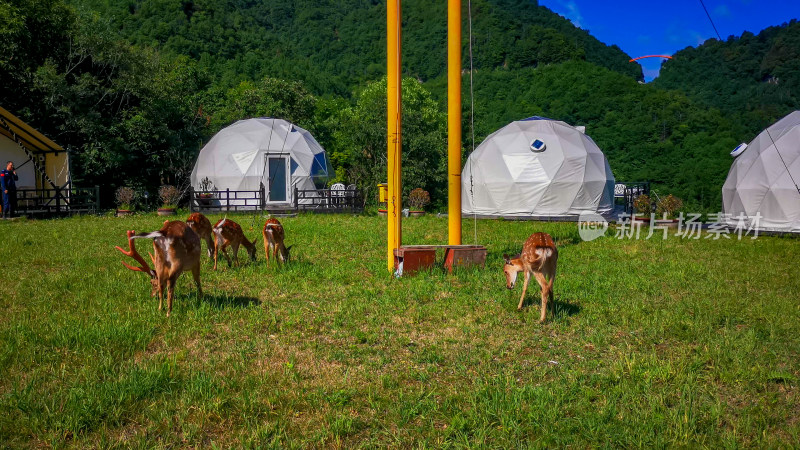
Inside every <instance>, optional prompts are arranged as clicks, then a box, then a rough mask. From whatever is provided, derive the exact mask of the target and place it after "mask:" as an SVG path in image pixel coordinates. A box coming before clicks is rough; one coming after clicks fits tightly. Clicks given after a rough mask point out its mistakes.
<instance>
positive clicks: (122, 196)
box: [114, 186, 136, 210]
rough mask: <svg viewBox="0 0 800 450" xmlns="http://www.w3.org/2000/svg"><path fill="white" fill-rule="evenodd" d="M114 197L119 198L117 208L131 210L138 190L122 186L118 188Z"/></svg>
mask: <svg viewBox="0 0 800 450" xmlns="http://www.w3.org/2000/svg"><path fill="white" fill-rule="evenodd" d="M114 197H115V198H116V200H117V209H121V210H131V209H133V201H134V200H136V191H134V190H133V189H132V188H129V187H127V186H122V187H120V188H119V189H117V192H116V193H115V194H114Z"/></svg>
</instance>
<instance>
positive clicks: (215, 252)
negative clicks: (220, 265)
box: [213, 236, 220, 270]
mask: <svg viewBox="0 0 800 450" xmlns="http://www.w3.org/2000/svg"><path fill="white" fill-rule="evenodd" d="M219 247H220V244H219V238H217V237H216V236H215V237H214V269H213V270H217V256H218V255H219Z"/></svg>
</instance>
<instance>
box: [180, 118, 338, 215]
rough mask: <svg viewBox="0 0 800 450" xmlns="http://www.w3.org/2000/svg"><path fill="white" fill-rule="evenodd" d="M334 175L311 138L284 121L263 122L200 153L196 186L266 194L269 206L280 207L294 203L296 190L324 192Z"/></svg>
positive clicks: (234, 128)
mask: <svg viewBox="0 0 800 450" xmlns="http://www.w3.org/2000/svg"><path fill="white" fill-rule="evenodd" d="M334 176H335V174H334V171H333V168H332V167H331V165H330V161H329V160H328V157H327V155H326V154H325V150H324V149H323V148H322V146H320V145H319V143H318V142H317V141H316V139H314V137H313V136H312V135H311V133H309V132H308V131H306V130H304V129H303V128H300V127H298V126H297V125H294V124H292V123H290V122H288V121H286V120H283V119H273V118H258V119H247V120H240V121H238V122H236V123H234V124H233V125H230V126H228V127H226V128H223V129H222V130H220V131H219V132H218V133H217V134H215V135H214V137H212V138H211V140H210V141H208V144H206V145H205V147H203V148H202V150H200V154H199V155H198V157H197V162H196V163H195V165H194V170H192V176H191V182H192V187H193V188H194V189H196V190H200V189H201V182H202V181H203V180H204V179H206V178H208V180H209V181H211V182H212V183H213V186H214V188H215V189H217V191H224V190H226V189H230V190H231V191H257V190H261V189H263V191H264V198H265V199H266V202H267V203H268V204H269V203H273V204H280V203H292V202H293V201H294V189H295V188H297V189H300V190H313V189H319V188H323V187H324V186H325V184H326V182H327V181H328V179H330V178H331V177H334ZM233 203H234V202H233V201H232V202H231V204H233Z"/></svg>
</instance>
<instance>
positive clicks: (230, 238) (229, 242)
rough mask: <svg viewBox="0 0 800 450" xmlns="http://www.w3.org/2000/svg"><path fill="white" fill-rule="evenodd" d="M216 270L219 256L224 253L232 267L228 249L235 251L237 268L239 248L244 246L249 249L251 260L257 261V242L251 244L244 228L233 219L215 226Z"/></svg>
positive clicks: (222, 221) (234, 259)
mask: <svg viewBox="0 0 800 450" xmlns="http://www.w3.org/2000/svg"><path fill="white" fill-rule="evenodd" d="M213 232H214V239H215V245H214V270H217V256H218V255H219V252H220V251H222V254H223V255H225V259H227V260H228V267H231V258H230V256H228V247H231V248H232V249H233V261H234V262H235V263H236V266H237V267H238V266H239V246H240V245H244V248H246V249H247V254H248V255H250V259H251V260H253V261H255V260H256V246H255V242H250V241H248V240H247V237H245V235H244V232H243V231H242V227H240V226H239V224H238V223H236V222H234V221H232V220H231V219H227V218H226V219H221V220H220V221H219V222H217V223H216V225H214V229H213Z"/></svg>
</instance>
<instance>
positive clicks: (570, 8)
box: [558, 0, 583, 28]
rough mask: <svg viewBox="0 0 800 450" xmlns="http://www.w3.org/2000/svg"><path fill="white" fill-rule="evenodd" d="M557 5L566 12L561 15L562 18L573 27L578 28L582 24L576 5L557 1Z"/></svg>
mask: <svg viewBox="0 0 800 450" xmlns="http://www.w3.org/2000/svg"><path fill="white" fill-rule="evenodd" d="M558 4H559V5H560V6H561V7H562V8H563V9H566V12H565V13H564V14H563V16H564V17H566V18H567V19H569V21H570V22H572V24H573V25H575V26H576V27H578V28H580V27H581V23H582V22H583V16H582V15H581V11H580V9H578V5H577V4H575V2H574V1H573V0H558Z"/></svg>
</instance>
